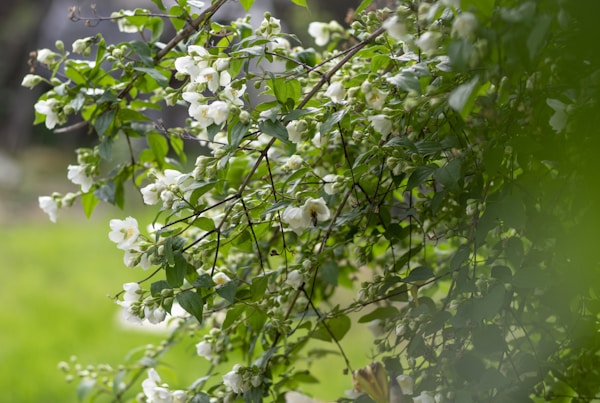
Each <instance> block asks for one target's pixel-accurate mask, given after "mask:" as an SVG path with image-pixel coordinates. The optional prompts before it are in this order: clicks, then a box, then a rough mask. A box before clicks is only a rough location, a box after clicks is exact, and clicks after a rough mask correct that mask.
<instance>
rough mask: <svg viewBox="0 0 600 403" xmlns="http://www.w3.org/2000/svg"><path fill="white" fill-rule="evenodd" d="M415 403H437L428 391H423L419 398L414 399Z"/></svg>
mask: <svg viewBox="0 0 600 403" xmlns="http://www.w3.org/2000/svg"><path fill="white" fill-rule="evenodd" d="M413 402H414V403H435V399H434V398H433V397H432V396H431V395H430V394H429V392H427V391H422V392H421V394H420V395H419V396H417V397H413Z"/></svg>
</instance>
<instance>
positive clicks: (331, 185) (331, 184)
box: [323, 174, 340, 195]
mask: <svg viewBox="0 0 600 403" xmlns="http://www.w3.org/2000/svg"><path fill="white" fill-rule="evenodd" d="M339 178H340V177H339V176H338V175H334V174H329V175H325V176H324V177H323V182H325V185H323V190H324V191H325V193H327V194H328V195H334V194H336V193H338V192H339V189H338V187H337V186H335V185H336V182H337V180H338V179H339Z"/></svg>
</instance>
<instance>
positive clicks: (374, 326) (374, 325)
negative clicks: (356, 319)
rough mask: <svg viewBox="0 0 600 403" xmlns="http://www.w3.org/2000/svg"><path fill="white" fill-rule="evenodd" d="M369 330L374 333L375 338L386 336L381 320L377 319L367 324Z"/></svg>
mask: <svg viewBox="0 0 600 403" xmlns="http://www.w3.org/2000/svg"><path fill="white" fill-rule="evenodd" d="M367 328H368V329H369V330H370V331H371V333H373V336H374V337H375V338H378V337H381V336H383V335H384V334H385V332H384V329H383V322H382V321H381V319H375V320H372V321H370V322H369V323H367Z"/></svg>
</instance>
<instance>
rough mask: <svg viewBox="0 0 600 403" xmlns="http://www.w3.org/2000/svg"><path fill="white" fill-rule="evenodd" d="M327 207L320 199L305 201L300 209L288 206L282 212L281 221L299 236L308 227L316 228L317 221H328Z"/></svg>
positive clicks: (310, 198)
mask: <svg viewBox="0 0 600 403" xmlns="http://www.w3.org/2000/svg"><path fill="white" fill-rule="evenodd" d="M329 217H330V212H329V207H327V204H326V203H325V200H323V198H322V197H319V198H318V199H313V198H312V197H309V198H308V199H306V201H305V202H304V204H303V205H302V206H301V207H292V206H288V207H286V208H285V210H284V211H283V215H282V216H281V219H282V220H283V222H284V223H286V224H288V225H289V226H290V228H291V229H292V231H294V232H295V233H297V234H298V235H300V234H301V233H302V232H303V231H304V230H305V229H307V228H309V227H311V226H312V227H316V226H317V222H318V221H327V220H329Z"/></svg>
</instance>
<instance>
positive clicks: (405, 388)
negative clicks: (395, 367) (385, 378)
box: [396, 375, 415, 396]
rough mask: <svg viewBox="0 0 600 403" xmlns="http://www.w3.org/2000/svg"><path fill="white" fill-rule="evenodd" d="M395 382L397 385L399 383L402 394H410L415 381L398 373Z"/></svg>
mask: <svg viewBox="0 0 600 403" xmlns="http://www.w3.org/2000/svg"><path fill="white" fill-rule="evenodd" d="M396 382H398V385H400V389H402V394H403V395H406V396H411V395H412V394H413V386H414V384H415V381H414V380H413V379H412V378H411V377H410V376H408V375H398V376H397V377H396Z"/></svg>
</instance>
